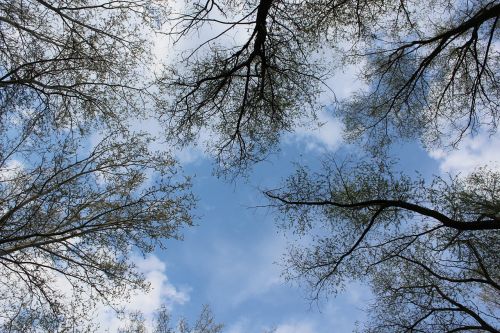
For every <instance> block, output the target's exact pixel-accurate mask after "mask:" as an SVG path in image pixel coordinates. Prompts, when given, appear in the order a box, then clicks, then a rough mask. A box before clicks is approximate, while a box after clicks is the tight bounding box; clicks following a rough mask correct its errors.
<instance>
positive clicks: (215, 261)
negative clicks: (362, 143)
mask: <svg viewBox="0 0 500 333" xmlns="http://www.w3.org/2000/svg"><path fill="white" fill-rule="evenodd" d="M323 117H325V119H324V120H326V124H325V125H324V126H323V127H322V128H320V129H316V130H312V129H309V130H305V129H300V130H299V131H298V133H296V134H290V135H288V136H287V137H285V138H284V140H283V143H282V145H281V150H280V152H278V153H276V154H274V155H272V156H271V157H270V159H269V160H268V161H265V162H263V163H260V164H258V165H256V166H255V167H254V168H253V169H252V171H251V172H250V174H249V177H248V179H241V178H240V179H237V180H236V181H235V182H228V181H224V180H222V179H218V178H217V177H215V176H213V174H212V173H213V165H212V162H211V159H210V158H209V157H207V156H206V155H204V154H203V152H202V151H201V150H199V149H197V148H190V149H188V150H187V151H184V152H178V153H177V155H178V157H179V158H180V160H181V162H182V164H183V167H184V171H185V172H186V174H189V175H193V176H194V177H193V185H194V186H193V191H194V193H195V194H196V195H197V197H198V200H199V201H198V207H197V209H196V211H195V212H194V213H195V215H197V216H198V218H197V219H196V224H197V226H195V227H193V228H189V229H186V230H185V232H184V235H185V237H184V240H183V241H168V242H167V249H166V250H165V251H157V252H155V253H154V254H152V255H151V256H148V257H147V258H146V259H143V258H136V259H135V261H136V263H137V264H138V266H139V268H140V269H141V270H142V271H143V272H145V274H146V277H147V278H148V280H149V281H150V282H151V284H152V287H153V288H152V290H151V291H150V293H149V294H147V295H138V296H136V297H133V298H132V299H131V301H130V303H129V304H128V305H127V307H128V309H131V310H134V309H136V310H142V311H144V312H145V313H146V316H147V315H148V314H149V313H152V311H153V310H154V309H155V307H157V306H158V305H159V304H160V303H165V304H167V305H168V306H169V307H170V309H171V311H172V314H173V316H174V317H178V316H180V315H183V316H186V317H188V318H192V319H194V318H196V315H197V313H198V312H199V311H200V309H201V306H202V305H203V304H209V305H210V306H211V307H212V309H213V312H214V314H215V317H216V319H217V320H218V321H219V322H222V323H224V324H225V327H226V332H229V333H239V332H250V333H253V332H262V331H263V330H264V329H269V328H271V327H276V328H277V332H278V333H299V332H301V333H323V332H350V331H352V329H353V328H354V327H355V326H354V325H355V323H356V321H359V320H361V321H362V320H363V318H364V314H363V311H362V308H363V306H364V305H366V304H367V302H369V300H370V292H369V288H368V287H367V286H364V285H363V284H361V283H359V282H355V281H354V282H352V283H350V284H348V285H347V287H346V289H345V291H344V292H343V293H340V294H339V295H337V296H336V297H333V296H331V297H328V298H324V299H322V300H321V301H320V302H311V301H310V300H308V296H309V294H308V290H307V287H306V286H305V285H301V284H300V283H298V281H285V279H284V278H283V277H282V275H281V273H282V271H283V267H282V266H281V265H280V262H282V260H281V259H282V257H283V255H285V254H286V249H287V242H288V241H293V239H292V238H293V237H291V235H287V234H285V233H284V232H283V231H282V230H280V229H279V228H277V225H276V223H275V216H274V213H273V212H272V211H271V210H269V209H267V208H256V207H257V206H262V205H265V204H266V203H267V202H266V200H265V198H264V196H263V195H262V193H261V190H262V189H265V188H275V187H277V186H279V184H280V183H281V181H282V180H283V179H284V178H285V177H286V176H287V175H289V174H290V173H292V172H293V170H294V163H297V162H300V163H301V164H306V165H310V166H312V167H315V166H318V162H319V161H320V159H321V156H322V155H323V154H325V153H339V151H346V150H347V151H349V148H348V147H347V146H346V145H345V144H344V143H342V139H341V135H337V134H335V135H332V133H330V132H328V131H340V129H341V126H340V125H339V124H338V123H337V120H335V119H333V118H331V117H329V116H327V115H323ZM322 131H323V132H322ZM324 131H327V132H326V133H324ZM498 144H500V136H499V135H496V136H494V137H489V136H488V135H486V134H482V135H478V136H476V137H475V138H467V139H465V140H464V142H463V143H462V145H461V147H460V149H459V150H457V151H452V152H446V151H436V150H433V151H426V150H425V149H423V148H422V147H420V146H419V145H418V144H415V143H408V144H402V145H399V146H396V147H394V149H393V153H394V155H395V156H397V157H398V158H399V160H400V168H401V169H402V170H405V171H407V172H409V173H410V174H411V173H412V172H414V171H419V172H420V173H422V174H423V175H424V176H430V175H432V174H442V173H446V172H451V173H457V172H467V171H470V170H471V168H473V167H474V166H476V165H480V164H483V163H487V162H488V161H492V162H496V163H498V162H499V161H500V156H499V154H497V148H496V147H498ZM346 147H347V148H346ZM115 324H116V323H115ZM111 327H113V325H111Z"/></svg>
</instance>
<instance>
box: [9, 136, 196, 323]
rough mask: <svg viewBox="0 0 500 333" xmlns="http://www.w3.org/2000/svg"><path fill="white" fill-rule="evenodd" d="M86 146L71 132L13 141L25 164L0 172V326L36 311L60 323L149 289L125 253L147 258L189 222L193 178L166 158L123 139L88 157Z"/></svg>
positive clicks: (138, 140)
mask: <svg viewBox="0 0 500 333" xmlns="http://www.w3.org/2000/svg"><path fill="white" fill-rule="evenodd" d="M82 145H83V143H82V144H80V145H77V144H75V138H74V137H72V136H71V137H69V138H68V137H62V138H60V139H59V140H55V138H54V137H52V138H48V139H47V142H35V143H29V144H28V143H25V144H23V145H17V146H16V148H17V150H18V151H17V153H18V156H19V155H20V156H23V155H24V153H27V155H26V156H23V157H25V159H23V160H21V164H20V166H18V167H17V168H15V169H14V168H11V169H10V170H6V169H3V170H2V179H1V181H0V186H1V187H0V189H1V191H0V193H1V196H0V202H1V203H2V212H1V214H0V264H1V271H2V274H1V278H0V281H1V284H0V286H1V288H0V290H1V292H2V295H3V297H2V302H1V306H2V315H1V317H2V324H3V325H4V327H10V326H9V325H10V322H11V321H13V320H15V319H16V318H17V317H18V316H20V315H21V316H32V314H31V313H32V312H33V313H38V314H40V315H42V314H50V315H51V316H52V318H53V319H52V320H53V321H54V322H56V321H60V322H62V323H64V322H65V320H66V319H67V318H66V315H67V312H68V311H69V310H68V309H70V308H71V307H72V306H79V307H84V308H85V309H86V311H89V309H90V308H91V305H92V304H93V303H96V302H105V303H108V304H111V305H112V304H114V301H115V300H119V299H121V298H122V297H126V295H127V293H128V291H130V290H131V289H134V288H146V287H147V285H145V284H144V280H143V277H142V276H141V275H140V274H139V273H137V272H136V271H135V269H134V266H133V264H132V263H131V262H130V260H129V254H130V253H131V251H140V252H142V253H145V252H150V251H152V250H153V249H154V248H155V247H156V246H158V245H160V246H161V244H162V243H163V242H164V240H165V239H169V238H178V237H179V236H180V234H179V230H180V229H181V228H182V227H183V226H188V225H190V224H191V219H190V215H189V212H190V209H191V207H192V205H193V198H192V195H191V194H190V193H189V192H188V188H189V182H188V181H187V180H186V179H184V178H183V177H181V176H179V175H177V174H176V172H175V163H174V161H173V160H172V159H171V158H170V157H169V156H168V155H165V154H159V153H158V154H153V153H151V152H149V150H148V147H147V140H144V138H142V137H137V136H131V137H127V136H126V135H125V134H123V133H120V135H116V134H115V135H109V136H107V137H105V138H104V139H102V141H100V142H99V143H98V144H96V145H95V146H93V147H91V148H90V152H88V153H86V150H85V149H84V147H83V146H82ZM28 158H29V159H28ZM1 165H4V166H5V165H6V164H5V163H4V162H3V161H2V164H1ZM7 165H8V164H7ZM12 285H15V286H16V288H12V287H11V286H12ZM70 301H71V302H70Z"/></svg>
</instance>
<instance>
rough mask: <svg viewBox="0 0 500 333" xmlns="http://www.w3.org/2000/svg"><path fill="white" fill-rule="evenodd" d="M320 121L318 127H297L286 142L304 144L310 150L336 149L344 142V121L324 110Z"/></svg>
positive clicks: (319, 118)
mask: <svg viewBox="0 0 500 333" xmlns="http://www.w3.org/2000/svg"><path fill="white" fill-rule="evenodd" d="M318 122H319V124H320V126H318V127H314V128H306V127H299V128H297V129H296V130H295V131H294V133H293V134H291V135H290V136H289V137H288V138H285V142H288V143H296V144H300V145H304V146H305V148H306V150H308V151H311V150H312V151H319V152H325V151H335V150H336V149H337V148H339V147H340V145H341V143H342V135H343V126H342V123H341V122H340V120H339V119H336V118H334V117H332V116H331V115H329V114H328V113H327V112H326V111H324V110H323V111H321V112H320V113H319V114H318Z"/></svg>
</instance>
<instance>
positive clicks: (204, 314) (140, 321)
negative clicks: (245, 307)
mask: <svg viewBox="0 0 500 333" xmlns="http://www.w3.org/2000/svg"><path fill="white" fill-rule="evenodd" d="M171 321H172V320H171V316H170V313H169V310H168V308H167V307H166V306H164V305H163V306H161V307H160V308H159V309H158V310H157V311H156V312H155V314H154V320H153V325H152V331H148V329H147V327H146V320H145V318H144V316H143V315H142V313H141V312H135V313H132V314H130V316H129V323H128V324H127V326H126V327H124V328H121V329H120V330H119V333H147V332H152V333H221V332H222V329H223V325H222V324H217V323H216V322H215V319H214V316H213V313H212V310H211V309H210V307H209V306H208V305H204V306H203V309H202V310H201V313H200V315H199V316H198V318H197V320H196V322H195V323H194V325H192V326H191V325H190V324H189V323H188V322H187V320H186V319H184V318H181V319H180V320H179V322H178V323H177V325H175V327H173V326H172V322H171Z"/></svg>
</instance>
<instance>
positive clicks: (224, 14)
mask: <svg viewBox="0 0 500 333" xmlns="http://www.w3.org/2000/svg"><path fill="white" fill-rule="evenodd" d="M499 6H500V5H499V4H498V3H497V2H496V1H483V0H475V1H467V2H459V1H457V2H453V1H446V0H442V1H441V0H440V1H432V2H431V3H428V2H421V1H412V0H403V1H401V0H397V1H396V0H394V1H364V0H363V1H361V0H352V1H351V0H345V1H323V0H314V1H306V2H295V1H284V0H274V1H273V0H261V1H257V2H250V1H244V0H242V1H231V2H222V3H219V2H217V1H212V0H208V1H195V2H193V3H189V7H187V8H186V10H185V12H184V13H181V14H179V15H178V16H177V17H174V18H173V19H172V21H173V25H174V28H173V30H172V32H171V34H172V35H173V36H175V38H177V39H180V40H182V38H184V37H186V36H189V35H190V34H191V33H193V32H196V31H200V30H201V29H205V30H204V32H205V31H206V30H209V29H208V28H209V27H212V26H215V27H216V28H214V29H213V30H214V32H213V36H211V37H207V38H206V39H205V40H203V41H202V42H200V44H199V45H197V46H196V47H195V48H194V49H193V50H191V51H190V52H188V53H187V55H185V56H184V57H183V58H182V59H181V62H182V63H183V64H184V65H185V67H184V68H181V69H177V70H176V71H174V74H175V75H176V77H177V79H173V80H170V81H168V80H167V81H168V83H169V87H171V88H174V89H175V91H176V96H177V98H176V99H175V100H174V102H173V105H172V108H171V110H166V111H165V112H166V114H168V115H169V119H170V120H171V123H170V125H172V127H173V133H174V134H175V135H176V136H180V137H181V138H183V139H184V140H186V139H187V140H190V139H191V138H192V136H193V133H196V131H197V130H198V129H199V128H200V127H204V126H207V127H210V128H211V129H212V130H213V132H214V135H213V137H215V139H213V141H212V142H211V144H212V148H211V149H212V151H213V152H214V153H215V154H216V156H218V161H219V163H220V164H221V167H222V169H227V168H239V167H246V166H247V165H248V162H254V161H258V160H260V159H262V158H265V156H266V154H267V153H268V152H269V151H270V150H272V148H273V147H276V145H277V143H278V142H279V137H280V134H281V133H282V132H283V131H290V130H292V129H293V126H294V124H296V123H297V122H298V121H304V118H305V119H307V120H309V121H310V120H311V118H310V117H311V116H312V117H314V114H315V112H316V111H317V110H318V107H319V106H320V105H319V104H318V103H317V97H318V93H319V92H320V91H321V88H322V83H324V80H326V78H327V77H328V74H329V72H332V69H337V70H342V69H343V68H344V65H345V64H354V65H357V67H360V68H359V70H360V73H359V75H360V77H361V78H362V79H363V80H364V81H365V83H366V85H367V89H365V90H362V91H359V92H358V93H356V94H354V96H351V97H350V98H348V99H347V100H344V101H341V103H340V104H339V106H338V108H337V112H336V114H337V115H339V116H340V117H341V118H343V119H344V121H345V124H346V127H347V131H346V135H347V136H348V137H350V138H352V139H355V140H357V139H359V138H360V137H362V136H363V135H364V134H367V133H368V134H369V137H370V140H367V141H368V142H367V143H368V144H371V143H372V144H371V146H372V148H377V149H379V148H381V147H382V146H385V145H386V144H387V143H388V142H390V141H391V140H392V139H394V138H395V137H398V138H400V137H407V138H413V139H414V138H418V139H422V140H423V142H425V143H426V144H431V143H434V144H442V145H449V144H450V143H451V144H456V143H458V142H459V141H460V139H461V138H462V136H463V135H465V134H466V133H474V132H475V131H477V130H479V129H480V128H484V129H487V130H490V131H492V132H494V131H496V128H497V125H496V124H497V123H498V119H499V118H498V112H497V110H498V106H499V102H498V97H499V96H498V92H499V91H500V89H499V86H498V80H499V78H498V73H499V70H498V69H499V53H498V50H497V49H496V48H495V46H494V45H495V43H496V41H497V39H498V29H497V22H498V17H499V13H500V7H499ZM428 22H433V23H432V24H429V23H428ZM232 34H234V35H237V36H238V38H236V41H233V42H232V43H231V41H228V39H229V38H228V36H232ZM233 40H234V39H233ZM322 55H323V56H324V57H329V58H332V59H333V60H332V61H330V62H328V61H326V60H328V59H322ZM177 60H178V59H177V58H176V61H177ZM362 64H366V65H365V66H364V67H363V66H362ZM176 68H179V64H176Z"/></svg>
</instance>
